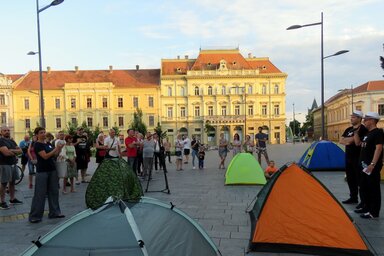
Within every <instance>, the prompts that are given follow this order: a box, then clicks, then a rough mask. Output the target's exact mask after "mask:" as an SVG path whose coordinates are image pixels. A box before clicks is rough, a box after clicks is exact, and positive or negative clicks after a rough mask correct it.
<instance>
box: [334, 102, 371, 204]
mask: <svg viewBox="0 0 384 256" xmlns="http://www.w3.org/2000/svg"><path fill="white" fill-rule="evenodd" d="M362 118H363V112H361V111H358V110H355V111H353V113H352V114H351V124H352V126H350V127H348V128H347V129H346V130H345V131H344V133H343V135H341V139H340V144H342V145H345V173H346V175H347V182H348V187H349V198H348V199H347V200H344V201H343V204H355V203H358V192H359V173H360V168H359V166H360V164H359V156H360V150H361V147H360V143H361V140H362V139H363V137H364V136H365V135H366V134H367V132H368V130H367V128H365V126H364V125H362V124H361V120H362ZM355 134H357V136H355ZM360 201H361V203H360V205H359V207H358V208H360V206H362V205H363V204H364V199H363V198H362V196H361V194H360Z"/></svg>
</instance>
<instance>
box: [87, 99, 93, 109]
mask: <svg viewBox="0 0 384 256" xmlns="http://www.w3.org/2000/svg"><path fill="white" fill-rule="evenodd" d="M87 108H92V98H87Z"/></svg>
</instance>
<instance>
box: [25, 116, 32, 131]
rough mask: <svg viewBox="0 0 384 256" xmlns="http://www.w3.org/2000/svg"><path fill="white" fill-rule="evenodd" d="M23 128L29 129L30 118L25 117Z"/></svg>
mask: <svg viewBox="0 0 384 256" xmlns="http://www.w3.org/2000/svg"><path fill="white" fill-rule="evenodd" d="M25 129H31V119H29V118H26V119H25Z"/></svg>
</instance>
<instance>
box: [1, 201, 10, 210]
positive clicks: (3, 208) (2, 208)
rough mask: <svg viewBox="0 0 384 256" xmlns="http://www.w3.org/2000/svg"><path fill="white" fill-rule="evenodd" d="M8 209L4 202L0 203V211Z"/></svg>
mask: <svg viewBox="0 0 384 256" xmlns="http://www.w3.org/2000/svg"><path fill="white" fill-rule="evenodd" d="M9 208H10V207H9V206H8V205H7V203H6V202H1V203H0V210H8V209H9Z"/></svg>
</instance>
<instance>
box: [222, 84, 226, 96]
mask: <svg viewBox="0 0 384 256" xmlns="http://www.w3.org/2000/svg"><path fill="white" fill-rule="evenodd" d="M221 94H222V95H225V94H226V90H225V86H224V85H223V86H222V87H221Z"/></svg>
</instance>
